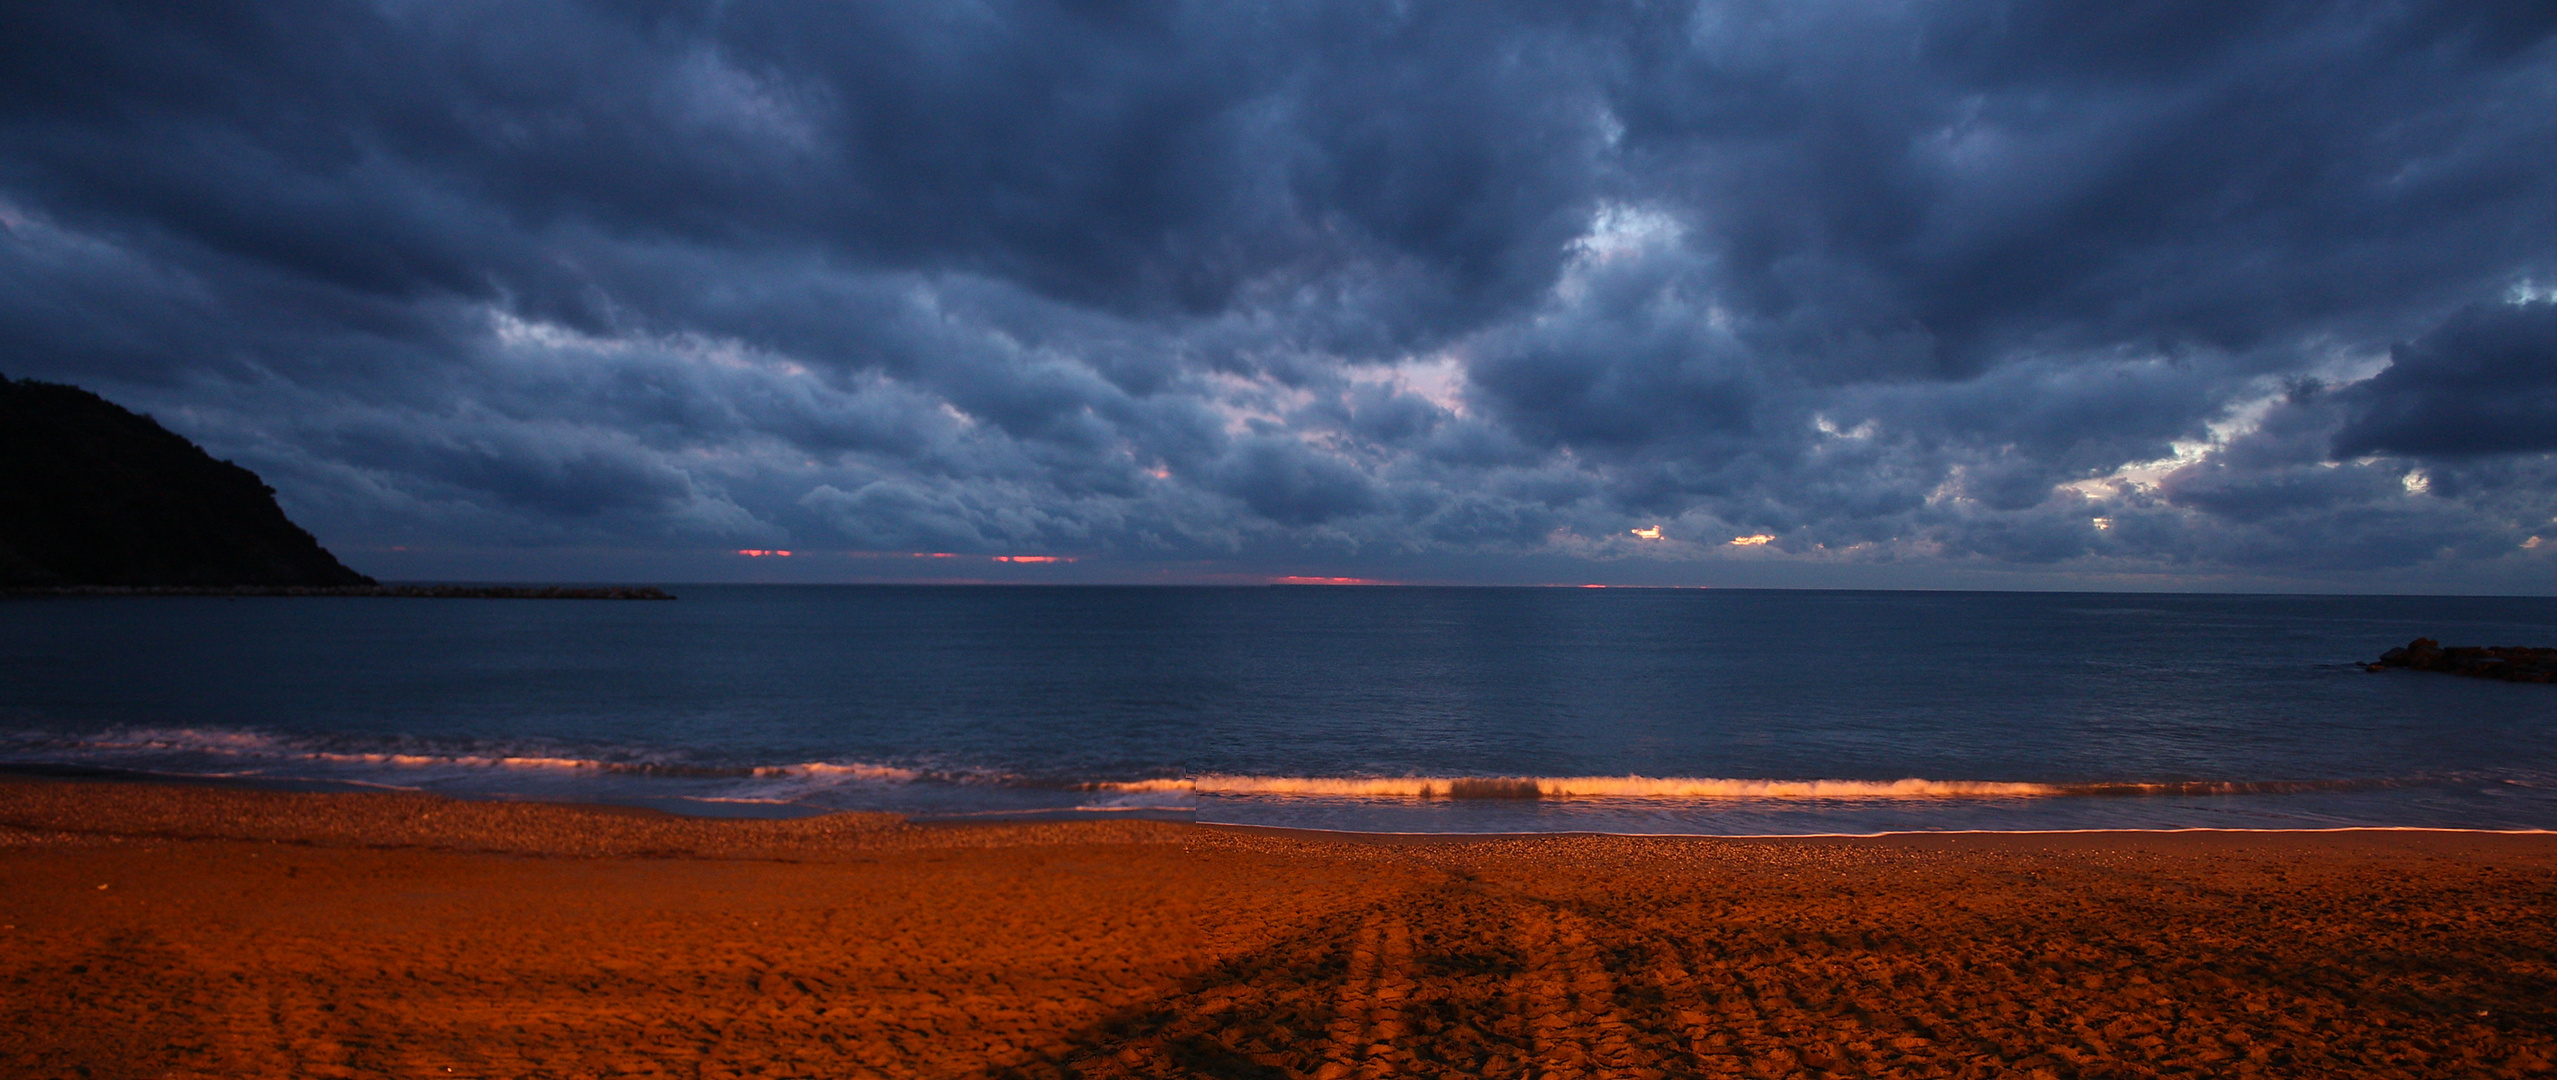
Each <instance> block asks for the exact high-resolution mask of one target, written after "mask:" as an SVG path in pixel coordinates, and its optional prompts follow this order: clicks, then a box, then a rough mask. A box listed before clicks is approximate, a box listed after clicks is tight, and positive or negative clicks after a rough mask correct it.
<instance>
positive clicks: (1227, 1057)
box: [998, 883, 2557, 1080]
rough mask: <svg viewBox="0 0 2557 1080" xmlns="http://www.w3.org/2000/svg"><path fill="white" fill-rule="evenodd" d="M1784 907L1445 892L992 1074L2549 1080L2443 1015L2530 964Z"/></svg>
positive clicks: (1253, 964) (2106, 915) (2170, 932)
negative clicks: (1753, 916) (2364, 965)
mask: <svg viewBox="0 0 2557 1080" xmlns="http://www.w3.org/2000/svg"><path fill="white" fill-rule="evenodd" d="M1805 900H1806V903H1805V907H1804V909H1803V912H1802V916H1803V917H1802V918H1800V919H1798V920H1788V921H1781V922H1778V923H1774V924H1770V923H1767V922H1764V921H1760V920H1724V919H1720V918H1717V917H1716V914H1717V913H1716V911H1715V910H1714V909H1715V908H1716V907H1717V906H1718V905H1717V904H1716V902H1715V900H1714V898H1712V897H1710V896H1707V895H1695V896H1686V897H1669V898H1658V897H1652V898H1645V897H1629V896H1613V897H1609V896H1586V895H1584V896H1573V897H1561V898H1557V897H1529V896H1522V895H1516V894H1512V893H1508V892H1506V891H1505V890H1491V889H1482V888H1476V887H1474V886H1473V885H1470V884H1464V883H1460V884H1456V885H1452V886H1450V887H1447V888H1443V889H1439V890H1432V891H1426V892H1421V893H1417V894H1413V895H1407V896H1405V897H1402V898H1399V899H1396V900H1392V901H1389V902H1386V903H1384V904H1380V905H1377V906H1375V907H1373V908H1370V909H1368V910H1365V911H1361V912H1357V913H1355V914H1353V915H1351V916H1349V917H1346V918H1342V919H1338V920H1335V921H1333V922H1331V923H1328V924H1326V925H1323V926H1319V927H1317V928H1315V929H1313V930H1311V931H1309V932H1307V933H1304V934H1300V935H1298V936H1296V937H1294V938H1292V939H1289V940H1287V941H1284V942H1281V943H1279V944H1277V945H1275V946H1273V947H1271V948H1269V949H1267V950H1264V951H1262V952H1260V953H1257V954H1255V955H1253V956H1250V957H1246V958H1242V959H1239V960H1236V961H1233V962H1230V963H1228V964H1226V965H1224V966H1223V967H1222V968H1220V969H1219V970H1218V971H1216V972H1214V973H1213V974H1212V975H1210V976H1209V977H1208V978H1207V979H1205V980H1202V981H1201V982H1200V983H1199V984H1197V985H1196V988H1195V989H1193V990H1191V991H1189V992H1187V993H1185V994H1182V995H1180V996H1178V997H1176V998H1174V999H1172V1000H1168V1001H1164V1002H1160V1003H1158V1004H1156V1005H1155V1006H1152V1007H1150V1008H1149V1009H1147V1010H1146V1011H1145V1013H1144V1014H1143V1015H1141V1016H1136V1017H1131V1018H1130V1019H1128V1020H1126V1021H1124V1022H1121V1023H1118V1024H1114V1025H1110V1026H1108V1027H1107V1028H1105V1029H1102V1030H1096V1031H1093V1032H1088V1033H1086V1036H1085V1037H1084V1038H1083V1039H1082V1040H1080V1045H1081V1046H1082V1050H1081V1051H1080V1052H1078V1053H1075V1054H1071V1055H1067V1056H1065V1057H1063V1058H1061V1059H1055V1060H1050V1061H1046V1062H1041V1063H1036V1064H1032V1065H1027V1066H1023V1067H1020V1068H1017V1069H1003V1070H1000V1071H999V1073H998V1075H1015V1076H1084V1077H1096V1078H1097V1077H1175V1076H1209V1077H1266V1078H1282V1077H1314V1078H1318V1080H1366V1078H1378V1077H1403V1076H1409V1077H1432V1076H1445V1077H1460V1076H1462V1077H1473V1076H1487V1077H1531V1078H1537V1080H1582V1078H1598V1077H1610V1078H1612V1077H1635V1078H1642V1077H1668V1076H1705V1077H1784V1076H1810V1077H1868V1076H1872V1077H1881V1076H1891V1077H1965V1078H1967V1077H2154V1076H2196V1077H2199V1076H2211V1077H2219V1076H2333V1075H2347V1074H2352V1075H2365V1076H2542V1075H2557V1070H2551V1069H2550V1061H2549V1057H2548V1046H2549V1043H2550V1040H2549V1039H2548V1038H2546V1037H2544V1035H2543V1036H2538V1037H2527V1038H2524V1039H2523V1040H2521V1041H2519V1042H2516V1041H2514V1040H2513V1039H2512V1038H2511V1037H2510V1036H2511V1035H2512V1034H2513V1033H2514V1032H2516V1031H2528V1030H2531V1029H2532V1028H2533V1027H2534V1026H2535V1025H2536V1024H2537V1023H2538V1022H2539V1021H2542V1020H2548V1019H2557V1013H2552V1012H2551V1010H2549V1009H2547V1008H2542V1009H2541V1010H2540V1015H2535V1016H2532V1017H2515V1016H2511V1015H2505V1016H2503V1017H2500V1018H2492V1019H2489V1018H2485V1014H2483V1013H2476V1012H2475V1011H2474V1010H2468V1009H2465V1008H2445V1007H2444V1003H2445V1002H2450V1003H2454V1004H2455V1003H2457V1002H2460V1001H2468V1000H2483V998H2481V997H2478V995H2492V996H2495V997H2499V998H2501V999H2502V1000H2503V1002H2504V1003H2505V1004H2507V1005H2509V1004H2510V1003H2511V1002H2512V1000H2513V999H2514V996H2515V995H2516V994H2519V995H2521V996H2522V998H2523V999H2524V1000H2528V998H2529V997H2530V996H2531V995H2532V994H2533V993H2534V988H2535V987H2543V986H2557V968H2552V967H2551V966H2550V965H2549V964H2548V963H2547V962H2546V959H2547V958H2544V957H2541V958H2536V959H2534V958H2529V957H2513V958H2511V959H2512V960H2513V961H2515V962H2514V963H2513V964H2512V965H2511V967H2510V968H2509V969H2508V970H2505V971H2502V972H2493V971H2486V970H2472V971H2466V972H2452V971H2447V970H2438V969H2435V966H2434V965H2430V964H2419V963H2407V964H2406V965H2405V966H2404V967H2400V968H2397V969H2395V970H2391V971H2386V972H2378V973H2372V972H2355V971H2353V970H2351V969H2350V968H2349V967H2347V966H2329V965H2323V964H2321V963H2320V962H2319V961H2318V960H2317V959H2316V958H2314V957H2302V956H2291V957H2274V956H2270V955H2267V954H2265V953H2264V952H2262V951H2259V950H2254V949H2248V948H2244V947H2243V946H2242V945H2241V943H2242V942H2243V941H2245V940H2246V939H2248V938H2249V937H2251V936H2253V935H2254V934H2256V933H2260V932H2261V930H2262V928H2256V927H2248V926H2244V925H2240V924H2244V923H2248V922H2252V921H2260V920H2262V919H2263V918H2264V917H2265V916H2266V915H2268V914H2270V913H2268V912H2265V911H2262V910H2260V909H2259V910H2255V911H2243V910H2235V911H2230V912H2228V913H2227V914H2228V916H2229V921H2230V925H2229V926H2228V927H2227V929H2228V930H2229V931H2230V937H2228V938H2227V939H2224V940H2216V941H2215V940H2214V935H2213V933H2212V928H2211V926H2210V925H2209V924H2208V923H2196V922H2193V921H2189V919H2190V916H2191V915H2192V914H2194V913H2193V912H2182V913H2178V914H2180V915H2181V916H2182V917H2177V916H2176V915H2171V914H2169V913H2165V912H2142V911H2135V910H2134V911H2125V910H2103V909H2099V908H2098V907H2096V906H2093V905H2087V904H2083V903H2075V904H2073V903H2071V902H2069V901H2068V900H2067V899H2066V898H2065V897H2054V898H2053V900H2052V903H2050V904H2049V905H2046V906H2040V907H2038V908H2037V909H2036V910H2035V911H2034V912H2033V916H2032V918H2031V919H2029V920H2027V919H2020V918H2017V917H2016V916H2019V915H2021V914H2023V913H2022V912H2019V911H2016V910H2014V909H2012V908H2009V909H2006V910H1983V911H1980V912H1966V911H1962V910H1959V909H1955V908H1948V909H1945V910H1940V911H1938V912H1937V913H1936V914H1935V916H1934V917H1931V918H1927V919H1924V920H1919V921H1915V922H1911V921H1901V920H1893V919H1890V918H1859V917H1858V916H1857V913H1856V905H1855V903H1854V900H1853V898H1852V897H1851V896H1839V895H1836V894H1834V893H1833V894H1830V895H1828V896H1824V897H1820V898H1818V899H1813V898H1811V897H1806V898H1805ZM1841 901H1844V902H1843V903H1841ZM2159 916H2164V918H2158V919H2157V921H2150V920H2151V919H2152V918H2156V917H2159ZM2219 946H2239V947H2238V948H2234V949H2222V948H2220V947H2219ZM2401 959H2411V958H2401ZM2515 980H2518V982H2516V981H2515ZM2462 983H2465V985H2460V984H2462ZM2523 984H2528V985H2523ZM2348 1017H2349V1019H2350V1021H2351V1022H2349V1023H2346V1022H2345V1021H2346V1020H2347V1019H2348ZM2516 1024H2518V1025H2519V1027H2518V1028H2517V1027H2516V1026H2515V1025H2516Z"/></svg>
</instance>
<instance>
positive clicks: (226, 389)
mask: <svg viewBox="0 0 2557 1080" xmlns="http://www.w3.org/2000/svg"><path fill="white" fill-rule="evenodd" d="M2552 177H2557V13H2552V11H2551V9H2549V8H2548V7H2547V6H2546V5H2545V4H2541V3H2531V2H2518V0H2516V2H2507V3H2492V2H2487V3H2480V2H2463V3H2450V2H2443V3H2385V4H2382V3H2367V4H2365V3H2349V2H2348V3H2321V4H2306V3H2299V4H2290V3H2264V4H2226V3H2199V2H2191V0H2175V2H2150V3H2136V2H2135V3H2120V2H2114V3H2101V4H2099V3H2092V2H2089V3H2037V4H1977V3H1959V4H1957V3H1916V4H1905V5H1872V4H1865V3H1850V2H1846V0H1835V2H1826V0H1814V2H1808V3H1805V2H1799V0H1789V2H1782V3H1776V2H1732V3H1634V2H1623V3H1601V4H1583V5H1540V4H1501V3H1443V4H1409V5H1387V6H1379V5H1374V4H1361V3H1347V2H1341V3H1319V2H1315V3H1290V4H1257V5H1256V4H1234V3H1217V4H1206V3H1201V4H1190V5H1121V4H1103V3H1077V4H1067V3H1030V2H1019V3H988V4H974V5H894V4H839V3H815V2H807V3H762V4H752V5H732V4H723V3H712V2H701V3H685V2H661V3H650V4H637V5H610V6H607V5H583V4H574V3H565V2H563V3H508V4H474V3H467V2H465V3H433V4H425V3H412V2H408V0H376V2H373V3H353V2H348V3H330V2H319V0H276V2H269V3H233V4H198V5H179V6H176V7H170V6H167V5H139V4H137V5H119V4H114V3H98V4H79V5H68V4H52V5H20V6H18V7H15V8H12V9H10V10H9V11H7V12H6V13H0V371H6V372H7V373H9V374H11V375H19V376H35V377H39V378H50V379H59V380H64V381H72V382H77V383H81V384H83V385H89V386H92V387H93V388H97V389H100V390H102V391H104V392H107V393H109V394H110V395H112V396H115V397H117V398H119V399H120V400H124V401H126V402H128V403H130V404H133V405H136V406H137V407H142V408H145V409H149V410H152V411H154V412H156V413H158V414H159V415H160V416H161V417H162V419H163V420H164V421H166V422H168V423H170V424H171V425H172V426H173V427H176V428H177V429H179V430H181V431H183V432H186V433H188V434H190V435H192V436H195V437H197V438H199V439H200V440H203V441H205V442H206V443H207V444H208V445H209V446H211V447H212V448H213V449H214V450H215V451H216V452H217V453H220V454H224V455H228V456H232V457H236V458H238V459H239V460H241V461H242V462H243V463H245V464H249V465H251V466H252V467H254V468H257V469H259V470H260V471H261V472H262V473H264V474H266V475H267V476H268V477H269V479H270V481H271V482H273V483H275V484H276V485H277V486H278V487H279V489H281V490H282V492H283V494H284V497H285V499H286V502H287V505H288V507H290V508H291V509H293V510H294V511H295V512H296V513H297V514H299V515H300V516H301V517H303V518H304V519H305V520H306V521H307V522H308V523H309V524H310V525H311V526H312V527H313V528H314V529H315V531H317V532H318V533H319V534H320V535H321V536H322V537H323V539H324V540H327V541H329V542H331V543H333V544H336V545H338V546H339V547H340V548H342V549H344V550H345V552H346V554H347V555H348V557H349V558H350V560H351V561H353V562H355V563H356V564H358V565H359V566H364V567H366V568H367V569H370V570H373V571H374V572H376V573H383V574H387V575H389V576H399V575H401V574H403V573H411V572H414V573H440V574H461V575H468V574H471V573H474V572H477V570H478V568H480V567H483V566H484V567H503V568H505V572H508V573H520V572H534V573H541V574H545V575H548V576H561V577H574V576H581V575H582V574H586V573H587V572H589V571H590V570H593V569H595V568H605V569H609V567H611V566H645V567H647V568H648V569H649V571H650V572H651V573H673V574H678V575H686V576H692V575H698V576H719V575H721V574H725V573H728V572H730V571H731V570H732V569H733V568H734V567H735V566H738V565H745V564H742V563H737V562H736V556H734V555H733V554H732V555H721V554H719V553H721V552H729V551H732V550H733V549H737V548H747V547H751V548H757V549H765V548H781V547H789V548H792V549H793V550H794V552H796V553H797V554H796V555H795V556H794V557H795V558H797V559H798V560H799V561H797V562H795V563H793V564H791V565H792V567H793V571H792V572H794V573H799V574H803V575H806V576H813V577H866V576H882V575H889V576H893V575H895V574H900V573H906V572H908V570H907V569H899V568H913V567H922V568H924V569H920V570H914V571H913V572H916V573H921V572H925V571H926V570H929V571H930V572H933V573H940V574H944V576H950V575H951V574H955V573H957V572H950V571H946V566H947V565H956V564H946V563H937V562H933V561H931V560H923V561H916V560H913V559H910V558H908V556H909V555H910V554H911V553H915V552H923V553H927V554H929V553H943V554H947V555H949V556H951V557H952V558H954V559H973V560H975V561H973V562H968V563H967V564H966V565H968V566H972V567H976V569H973V570H968V571H966V573H967V574H977V573H980V572H982V573H985V574H993V573H997V572H998V571H999V572H1001V573H1019V574H1027V573H1032V572H1036V573H1051V574H1064V575H1068V576H1070V575H1071V574H1083V575H1085V576H1086V577H1118V578H1128V579H1145V580H1155V579H1158V578H1165V577H1166V576H1167V575H1168V577H1169V578H1183V577H1188V578H1198V579H1222V578H1225V577H1230V576H1241V577H1250V576H1253V575H1271V574H1288V573H1306V574H1333V575H1369V576H1388V575H1390V576H1400V577H1410V578H1424V579H1446V580H1548V579H1555V578H1601V579H1604V578H1608V577H1614V578H1617V579H1621V580H1643V581H1685V582H1732V583H1750V582H1782V583H1791V584H1816V583H1822V582H1837V583H1854V584H1893V583H1897V584H1911V585H1922V584H1940V583H1996V582H1999V581H2011V582H2018V583H2039V584H2067V583H2071V582H2083V583H2096V584H2125V583H2148V584H2164V585H2176V584H2187V585H2221V584H2231V583H2242V584H2247V585H2250V586H2253V585H2261V584H2272V585H2277V586H2288V587H2392V588H2393V587H2405V588H2494V589H2507V588H2515V589H2526V590H2530V591H2544V590H2545V589H2547V588H2548V587H2549V586H2550V585H2551V584H2552V583H2557V578H2552V577H2551V575H2550V572H2549V568H2548V564H2546V563H2545V562H2544V561H2543V554H2542V553H2543V552H2544V551H2546V550H2548V549H2550V548H2557V521H2552V519H2557V463H2553V462H2552V459H2551V456H2550V455H2551V454H2552V453H2557V382H2552V379H2557V375H2552V374H2551V373H2552V372H2557V315H2552V314H2551V312H2552V311H2557V304H2553V303H2551V302H2550V301H2549V299H2548V297H2549V296H2550V289H2549V283H2552V282H2557V247H2552V245H2551V242H2550V240H2549V238H2550V237H2552V236H2557V185H2552V184H2551V183H2550V180H2551V178H2552ZM1637 530H1639V532H1638V531H1637ZM2543 530H2546V531H2547V532H2548V533H2549V534H2550V536H2551V537H2552V539H2551V541H2547V542H2543V541H2542V540H2540V539H2539V537H2540V535H2541V533H2542V531H2543ZM1735 539H1740V540H1744V541H1746V542H1742V543H1734V542H1733V541H1734V540H1735ZM397 549H407V550H405V551H402V550H397ZM432 552H442V553H444V554H442V555H430V554H427V553H432ZM616 553H618V554H616ZM998 555H1007V556H1009V555H1041V556H1045V555H1055V556H1060V557H1072V558H1075V559H1077V560H1080V561H1079V562H1077V563H1075V564H1063V563H1058V564H1046V563H1037V564H1026V565H1028V566H1031V567H1035V568H1036V569H1035V571H1033V570H1020V569H1019V567H1021V566H1022V565H1024V564H1011V563H1005V564H993V563H989V562H986V561H985V560H987V559H990V558H991V557H993V556H998ZM812 556H823V557H825V558H831V559H832V560H833V561H831V562H828V561H824V560H823V559H821V558H812ZM616 558H618V559H621V560H622V561H621V562H619V563H615V562H613V561H612V560H613V559H616ZM438 559H440V560H441V561H437V560H438ZM474 559H476V560H480V561H479V562H476V563H475V562H473V560H474ZM720 559H725V560H728V561H727V562H720V561H717V560H720ZM899 560H904V561H899ZM754 565H756V566H758V567H760V568H765V569H769V568H770V567H772V566H774V565H775V564H773V563H769V562H766V563H758V564H754ZM489 572H496V571H495V570H491V571H489ZM2000 575H2005V576H2003V577H2001V576H2000ZM962 576H963V575H962Z"/></svg>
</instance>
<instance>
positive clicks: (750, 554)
mask: <svg viewBox="0 0 2557 1080" xmlns="http://www.w3.org/2000/svg"><path fill="white" fill-rule="evenodd" d="M737 554H739V555H743V556H745V557H747V558H749V559H760V558H763V557H764V556H766V555H777V556H780V557H781V558H784V559H787V558H789V557H790V553H789V552H787V551H782V550H779V549H776V548H738V549H737Z"/></svg>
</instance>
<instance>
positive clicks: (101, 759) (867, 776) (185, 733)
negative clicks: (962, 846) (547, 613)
mask: <svg viewBox="0 0 2557 1080" xmlns="http://www.w3.org/2000/svg"><path fill="white" fill-rule="evenodd" d="M6 745H7V749H8V751H9V753H8V754H7V756H8V757H9V758H13V759H18V760H29V759H39V760H42V759H50V760H52V761H57V762H73V763H104V764H145V763H160V764H165V765H171V766H180V765H184V764H187V763H199V764H209V763H213V762H229V763H235V764H237V765H239V766H242V767H245V768H247V769H250V770H254V771H258V772H265V771H271V770H274V769H278V768H282V769H285V770H287V771H290V770H291V769H292V767H293V766H294V765H296V764H304V765H311V766H322V767H339V768H349V767H351V768H364V767H374V768H381V769H396V770H422V769H436V770H461V771H491V772H494V771H520V772H526V773H560V774H578V773H584V774H592V775H605V776H656V777H669V778H683V779H701V780H752V779H803V780H819V781H836V782H840V781H872V782H883V783H904V782H910V781H913V780H917V779H921V778H923V777H924V776H925V775H926V774H925V773H923V772H922V771H921V770H917V769H909V768H901V767H898V766H893V765H879V764H870V763H865V762H834V761H808V762H799V763H796V764H789V765H730V764H719V763H706V762H697V761H685V760H681V759H680V758H677V757H673V756H669V755H650V754H647V753H644V752H629V753H623V754H618V755H609V756H582V755H579V754H577V753H575V752H573V751H567V750H563V749H560V748H556V747H544V746H533V745H525V744H515V745H511V746H510V745H498V744H482V745H477V746H470V747H466V748H450V747H434V746H399V747H395V748H382V749H374V748H356V747H350V746H348V745H347V742H346V740H343V739H336V740H322V739H297V738H292V737H288V736H281V735H269V734H265V733H262V732H253V731H206V730H199V729H194V728H144V729H132V730H124V731H114V732H107V733H104V734H99V735H88V736H58V735H42V734H32V733H21V734H18V735H17V736H15V737H13V738H10V739H8V740H7V741H6ZM181 771H192V770H181Z"/></svg>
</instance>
